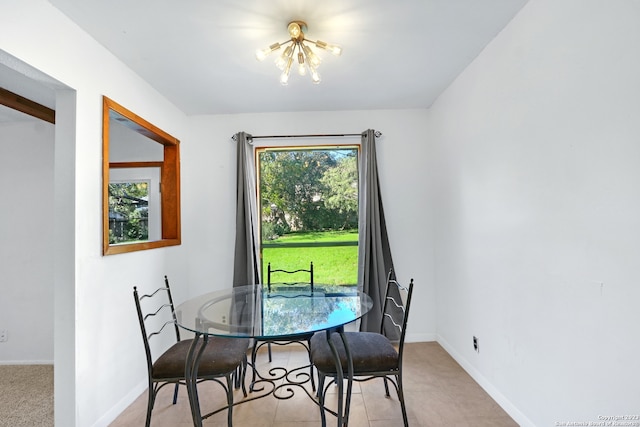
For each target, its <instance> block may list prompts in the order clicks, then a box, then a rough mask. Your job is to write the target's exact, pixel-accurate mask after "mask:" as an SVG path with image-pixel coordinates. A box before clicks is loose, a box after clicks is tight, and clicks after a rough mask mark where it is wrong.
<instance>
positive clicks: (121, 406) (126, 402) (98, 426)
mask: <svg viewBox="0 0 640 427" xmlns="http://www.w3.org/2000/svg"><path fill="white" fill-rule="evenodd" d="M148 386H149V382H148V381H147V380H146V379H145V380H144V381H142V382H140V384H138V385H137V386H136V387H134V388H133V390H131V391H130V392H129V393H127V395H126V396H124V397H123V398H122V399H120V401H119V402H118V403H116V404H115V405H114V406H113V407H112V408H111V409H109V410H108V411H107V412H106V413H105V414H104V415H103V416H102V417H100V419H99V420H98V421H96V422H95V423H94V424H93V426H92V427H107V426H108V425H109V424H111V423H112V422H113V421H114V420H115V419H116V418H118V417H119V416H120V414H122V413H123V412H124V410H125V409H127V408H128V407H129V406H130V405H131V404H132V403H133V402H134V401H135V400H136V399H137V398H138V397H140V395H141V394H142V393H144V392H145V391H146V390H147V387H148Z"/></svg>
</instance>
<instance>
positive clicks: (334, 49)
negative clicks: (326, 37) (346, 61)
mask: <svg viewBox="0 0 640 427" xmlns="http://www.w3.org/2000/svg"><path fill="white" fill-rule="evenodd" d="M316 46H318V47H319V48H320V49H324V50H326V51H329V52H330V53H331V54H333V55H335V56H340V55H342V48H341V47H340V46H338V45H337V44H329V43H325V42H323V41H322V40H318V41H317V42H316Z"/></svg>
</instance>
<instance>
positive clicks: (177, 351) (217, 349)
mask: <svg viewBox="0 0 640 427" xmlns="http://www.w3.org/2000/svg"><path fill="white" fill-rule="evenodd" d="M192 342H193V340H192V339H188V340H182V341H179V342H177V343H175V344H174V345H173V346H171V347H170V348H169V349H168V350H167V351H165V352H164V353H163V354H162V356H160V357H159V358H158V360H156V361H155V363H154V364H153V373H152V376H153V378H154V379H156V380H158V379H176V378H184V368H185V361H186V359H187V354H188V353H189V348H190V347H191V343H192ZM248 347H249V340H248V339H243V338H219V337H210V338H209V342H208V343H207V348H206V349H205V352H204V354H203V355H202V358H201V359H200V365H199V367H198V377H205V376H218V375H224V374H226V373H228V372H231V371H233V370H234V369H236V367H238V365H240V364H241V363H242V361H243V358H244V356H245V355H246V352H247V348H248ZM200 348H202V340H201V341H200V342H199V343H198V348H197V350H200Z"/></svg>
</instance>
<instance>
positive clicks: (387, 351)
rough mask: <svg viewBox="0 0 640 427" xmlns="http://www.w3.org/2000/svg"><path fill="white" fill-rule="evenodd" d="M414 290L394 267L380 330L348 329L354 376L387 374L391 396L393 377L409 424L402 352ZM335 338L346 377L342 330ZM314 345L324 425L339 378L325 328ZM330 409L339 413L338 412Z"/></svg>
mask: <svg viewBox="0 0 640 427" xmlns="http://www.w3.org/2000/svg"><path fill="white" fill-rule="evenodd" d="M412 293H413V279H411V282H410V283H409V286H407V287H404V286H402V285H400V284H399V283H398V282H397V280H396V279H395V276H393V272H392V271H390V272H389V275H388V276H387V289H386V292H385V299H384V303H383V305H384V306H383V309H382V314H383V315H382V321H381V324H380V331H379V332H345V337H346V341H347V344H348V346H349V352H350V354H351V359H352V362H353V380H354V381H359V382H362V381H368V380H371V379H374V378H383V380H384V388H385V393H386V395H387V397H389V385H388V381H391V383H392V384H393V385H394V387H395V389H396V393H397V394H398V399H399V400H400V406H401V409H402V419H403V421H404V425H405V427H408V425H409V423H408V421H407V409H406V406H405V402H404V393H403V391H402V352H403V348H404V338H405V332H406V327H407V318H408V316H409V305H410V303H411V295H412ZM388 337H390V338H388ZM331 341H332V343H333V344H334V346H335V348H336V350H337V351H338V354H339V357H340V363H341V364H342V370H343V376H344V378H346V376H347V374H348V372H347V369H348V365H347V363H348V360H347V355H346V351H345V348H344V344H343V342H342V339H341V338H340V335H339V334H337V333H332V335H331ZM394 344H395V345H394ZM396 346H397V349H396ZM310 347H311V360H312V362H313V365H314V366H315V367H316V369H317V370H318V397H319V403H320V414H321V417H322V425H323V426H325V425H326V417H325V409H326V408H325V407H324V398H325V394H326V392H327V389H328V387H329V386H330V385H331V384H332V383H335V381H336V377H337V373H336V366H335V359H334V356H333V353H332V350H331V347H330V346H329V343H328V342H327V337H326V334H325V333H324V332H323V333H317V334H315V335H314V336H313V338H312V339H311V342H310ZM326 377H330V378H332V380H331V381H330V382H329V383H327V385H326V387H325V379H326ZM350 392H351V390H350V389H349V390H347V403H346V408H347V410H348V408H349V403H350V398H351V396H350V395H349V393H350ZM328 411H329V410H328ZM329 412H331V413H333V414H334V415H335V413H334V412H332V411H329ZM346 422H347V421H345V425H346Z"/></svg>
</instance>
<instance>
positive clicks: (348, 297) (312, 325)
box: [175, 285, 373, 426]
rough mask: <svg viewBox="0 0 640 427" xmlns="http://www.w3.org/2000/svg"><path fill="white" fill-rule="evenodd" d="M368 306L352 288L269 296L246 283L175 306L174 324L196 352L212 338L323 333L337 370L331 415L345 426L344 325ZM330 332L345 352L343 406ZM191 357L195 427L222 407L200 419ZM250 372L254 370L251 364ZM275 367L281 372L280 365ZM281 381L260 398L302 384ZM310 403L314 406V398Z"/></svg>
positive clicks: (280, 292)
mask: <svg viewBox="0 0 640 427" xmlns="http://www.w3.org/2000/svg"><path fill="white" fill-rule="evenodd" d="M372 306H373V302H372V300H371V298H370V297H369V296H368V295H367V294H365V293H363V292H361V291H358V290H356V289H354V288H352V287H344V286H323V285H315V286H314V292H310V291H308V290H303V289H298V290H296V289H289V290H285V289H281V290H278V289H275V290H273V289H272V291H271V292H268V291H267V290H266V289H264V288H263V287H262V285H248V286H237V287H234V288H229V289H225V290H219V291H213V292H209V293H206V294H203V295H199V296H197V297H194V298H191V299H189V300H187V301H185V302H184V303H182V304H180V305H178V306H177V307H176V309H175V312H176V318H177V323H178V326H180V327H181V328H183V329H185V330H188V331H190V332H193V333H194V340H193V344H192V349H195V348H196V346H197V345H198V342H199V341H200V340H202V341H203V342H204V343H206V342H207V341H208V339H209V337H211V336H217V337H227V338H241V339H242V338H244V339H246V338H256V339H269V340H273V339H276V340H277V339H278V338H283V339H287V340H288V339H290V338H291V337H294V338H295V337H296V336H297V335H300V336H304V335H306V334H309V333H311V332H313V333H316V332H322V333H325V335H326V337H327V340H328V343H329V345H330V347H331V348H332V350H333V354H334V358H335V362H336V372H338V378H337V380H336V385H337V387H338V395H339V399H338V408H337V411H335V412H333V411H330V412H332V413H334V414H335V415H336V417H337V425H338V426H343V425H345V426H346V424H347V422H348V417H349V406H350V401H349V400H350V399H349V397H350V396H351V387H352V381H351V377H352V375H351V374H352V373H353V366H352V364H351V356H350V352H349V346H348V343H347V342H346V338H345V335H344V326H345V325H347V324H349V323H352V322H354V321H356V320H358V319H360V318H361V317H362V316H364V315H365V314H366V313H367V312H368V311H369V310H370V309H371V307H372ZM333 332H337V333H338V334H340V336H341V337H342V340H343V343H344V346H345V349H346V353H347V362H348V366H347V370H346V372H347V375H346V379H347V380H348V381H347V390H346V392H347V394H346V396H347V399H345V402H344V405H343V399H342V396H343V392H344V389H343V387H344V385H343V383H344V381H343V378H342V372H343V367H342V365H341V362H340V358H339V357H338V352H337V350H336V349H335V347H334V344H333V340H330V339H329V337H330V334H331V333H333ZM196 359H197V355H196V352H195V351H190V352H189V360H187V363H186V366H185V378H186V383H187V391H188V394H189V403H190V406H191V413H192V416H193V424H194V426H202V420H203V418H206V417H208V416H210V415H212V414H213V413H216V412H219V411H220V410H221V409H219V410H217V411H214V412H212V413H210V414H208V415H205V416H204V417H203V416H202V414H201V411H200V404H199V401H198V393H197V390H196V379H197V364H196V363H195V360H196ZM251 368H252V369H254V370H256V367H255V366H252V367H251ZM279 369H282V370H283V371H286V369H285V368H284V367H280V368H279ZM258 377H259V378H260V380H259V381H267V382H270V383H271V384H274V381H272V380H271V379H268V378H265V377H263V376H261V375H258ZM307 377H308V374H307ZM282 378H284V380H285V384H280V385H278V386H277V387H276V386H275V385H274V388H272V390H271V392H270V393H267V394H264V395H261V396H259V397H264V396H266V395H268V394H273V395H275V396H276V397H278V396H277V395H276V394H275V390H277V389H279V388H281V387H283V386H286V385H294V386H301V383H300V382H298V381H290V380H289V378H290V377H289V375H288V374H284V375H281V376H279V377H278V379H282ZM288 381H289V382H288ZM252 385H253V384H252ZM252 389H253V387H252ZM305 392H306V393H307V395H309V396H310V397H311V398H313V397H315V394H310V393H309V391H307V390H306V389H305ZM256 398H258V397H255V396H254V397H251V398H248V399H245V400H241V401H238V402H236V403H234V405H236V404H241V403H243V402H245V401H250V400H255V399H256ZM285 398H286V397H285ZM314 402H316V403H317V404H319V403H318V401H317V400H315V399H314ZM222 409H224V408H222Z"/></svg>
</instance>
